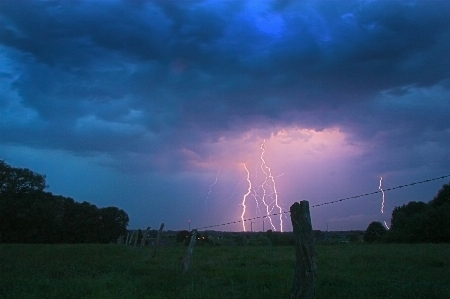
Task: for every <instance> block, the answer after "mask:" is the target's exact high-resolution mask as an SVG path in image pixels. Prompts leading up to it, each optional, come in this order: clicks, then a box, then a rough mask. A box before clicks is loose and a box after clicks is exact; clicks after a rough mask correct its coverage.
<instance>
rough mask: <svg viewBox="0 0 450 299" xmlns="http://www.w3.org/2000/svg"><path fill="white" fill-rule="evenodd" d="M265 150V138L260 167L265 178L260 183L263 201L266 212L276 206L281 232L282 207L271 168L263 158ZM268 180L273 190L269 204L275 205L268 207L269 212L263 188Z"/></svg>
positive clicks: (262, 145) (270, 219)
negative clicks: (271, 200)
mask: <svg viewBox="0 0 450 299" xmlns="http://www.w3.org/2000/svg"><path fill="white" fill-rule="evenodd" d="M265 152H266V140H265V139H264V141H263V143H262V144H261V169H262V171H263V173H264V174H265V175H266V178H265V180H264V182H263V184H262V189H263V192H264V194H263V203H264V205H265V206H266V211H267V214H269V213H270V212H272V211H273V209H274V208H275V207H276V208H278V211H279V216H280V231H281V232H283V213H282V212H283V209H282V208H281V206H280V205H279V203H278V191H277V185H276V183H275V177H274V176H273V175H272V170H271V169H270V167H269V166H267V163H266V160H265V159H264V154H265ZM268 180H269V181H270V182H271V183H272V184H271V188H272V190H273V192H272V193H271V194H270V196H271V197H272V199H273V202H272V203H270V205H273V204H274V205H275V206H274V207H272V209H270V212H269V205H268V204H267V202H266V200H265V198H266V195H267V194H266V189H265V188H264V186H265V185H268V183H267V181H268ZM268 186H269V185H268ZM268 218H269V221H270V224H271V225H272V228H273V229H274V230H276V229H275V226H274V225H273V222H272V218H271V217H270V216H269V217H268Z"/></svg>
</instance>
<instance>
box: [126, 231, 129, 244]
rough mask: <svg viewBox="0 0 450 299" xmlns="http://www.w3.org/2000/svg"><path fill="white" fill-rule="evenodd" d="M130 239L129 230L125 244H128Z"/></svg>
mask: <svg viewBox="0 0 450 299" xmlns="http://www.w3.org/2000/svg"><path fill="white" fill-rule="evenodd" d="M129 241H130V232H127V239H126V240H125V245H128V242H129Z"/></svg>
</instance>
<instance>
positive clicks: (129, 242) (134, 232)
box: [127, 230, 137, 245]
mask: <svg viewBox="0 0 450 299" xmlns="http://www.w3.org/2000/svg"><path fill="white" fill-rule="evenodd" d="M136 232H137V230H135V231H133V232H132V233H131V236H130V240H129V241H128V243H127V244H128V245H130V244H131V242H132V241H133V237H134V235H135V234H136Z"/></svg>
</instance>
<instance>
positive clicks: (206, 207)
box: [205, 168, 221, 211]
mask: <svg viewBox="0 0 450 299" xmlns="http://www.w3.org/2000/svg"><path fill="white" fill-rule="evenodd" d="M220 169H221V168H219V170H218V171H217V174H216V179H215V181H214V183H212V184H211V185H210V186H209V191H208V195H206V198H205V210H206V211H208V206H207V202H208V199H209V195H211V191H212V187H213V186H214V185H215V184H217V179H218V178H219V173H220Z"/></svg>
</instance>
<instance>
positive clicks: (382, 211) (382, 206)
mask: <svg viewBox="0 0 450 299" xmlns="http://www.w3.org/2000/svg"><path fill="white" fill-rule="evenodd" d="M382 181H383V178H382V177H380V185H379V186H378V189H379V190H380V191H381V194H382V200H381V214H384V190H383V188H381V182H382ZM383 223H384V226H386V228H387V229H389V226H388V225H387V223H386V221H383Z"/></svg>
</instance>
